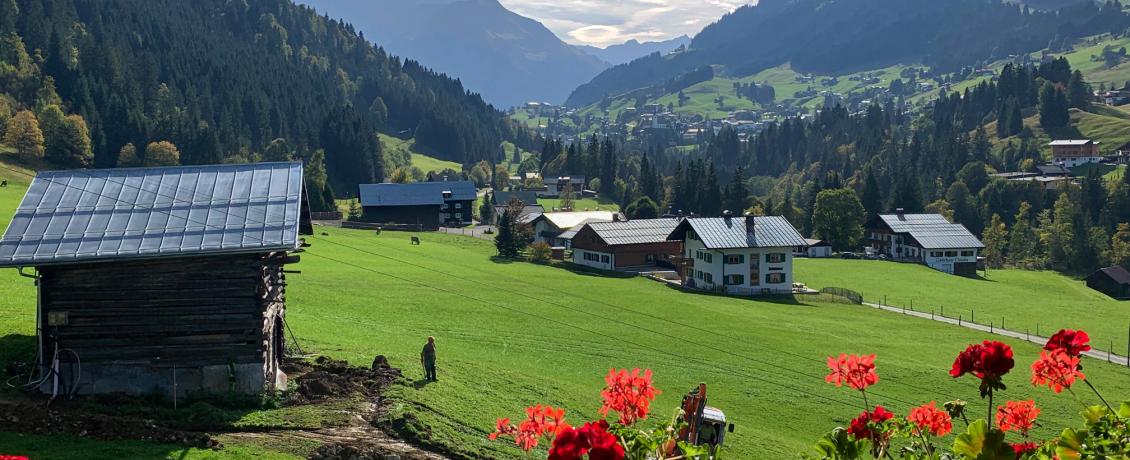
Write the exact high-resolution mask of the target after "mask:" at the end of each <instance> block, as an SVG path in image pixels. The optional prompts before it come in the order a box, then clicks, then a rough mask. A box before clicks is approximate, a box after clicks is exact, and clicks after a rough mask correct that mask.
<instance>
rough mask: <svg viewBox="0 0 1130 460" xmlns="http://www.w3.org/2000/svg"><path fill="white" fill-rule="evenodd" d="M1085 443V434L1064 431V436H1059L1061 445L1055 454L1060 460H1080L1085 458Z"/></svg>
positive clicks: (1070, 430)
mask: <svg viewBox="0 0 1130 460" xmlns="http://www.w3.org/2000/svg"><path fill="white" fill-rule="evenodd" d="M1085 442H1086V437H1085V435H1084V434H1083V433H1079V432H1076V431H1075V430H1073V429H1071V428H1066V429H1064V430H1063V434H1061V435H1059V443H1058V444H1057V445H1056V447H1055V453H1056V455H1058V456H1059V458H1060V460H1079V459H1080V458H1082V457H1083V444H1084V443H1085Z"/></svg>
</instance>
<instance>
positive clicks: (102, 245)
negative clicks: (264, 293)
mask: <svg viewBox="0 0 1130 460" xmlns="http://www.w3.org/2000/svg"><path fill="white" fill-rule="evenodd" d="M301 200H302V164H301V163H297V162H295V163H259V164H247V165H214V166H184V167H172V168H131V169H112V170H73V171H45V172H41V173H39V174H38V175H37V176H36V178H35V180H33V181H32V183H31V185H30V186H29V188H28V191H27V193H26V194H25V195H24V199H23V201H22V202H21V204H20V207H19V208H18V209H17V211H16V215H15V217H13V219H12V221H11V224H10V225H9V226H8V230H7V231H6V232H5V233H4V237H3V238H2V239H0V266H8V267H10V266H38V265H50V264H59V263H73V262H86V261H94V260H112V259H120V258H130V257H153V256H157V255H161V256H177V255H189V254H204V253H222V252H246V251H260V250H261V251H270V250H293V249H297V248H298V220H299V219H300V216H301Z"/></svg>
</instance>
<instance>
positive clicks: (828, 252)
mask: <svg viewBox="0 0 1130 460" xmlns="http://www.w3.org/2000/svg"><path fill="white" fill-rule="evenodd" d="M808 257H812V258H821V257H832V247H831V246H810V247H809V248H808Z"/></svg>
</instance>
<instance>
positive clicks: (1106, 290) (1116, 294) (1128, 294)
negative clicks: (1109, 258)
mask: <svg viewBox="0 0 1130 460" xmlns="http://www.w3.org/2000/svg"><path fill="white" fill-rule="evenodd" d="M1087 287H1089V288H1091V289H1094V290H1096V291H1099V292H1101V293H1103V294H1106V295H1108V296H1110V297H1112V298H1114V299H1118V300H1130V272H1127V271H1126V269H1124V268H1122V267H1117V266H1115V267H1108V268H1104V269H1101V270H1099V271H1096V272H1095V273H1093V274H1091V276H1088V277H1087Z"/></svg>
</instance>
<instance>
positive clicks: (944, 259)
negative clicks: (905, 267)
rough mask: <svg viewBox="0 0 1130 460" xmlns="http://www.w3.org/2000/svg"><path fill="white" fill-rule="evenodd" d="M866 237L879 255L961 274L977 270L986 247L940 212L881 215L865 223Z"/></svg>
mask: <svg viewBox="0 0 1130 460" xmlns="http://www.w3.org/2000/svg"><path fill="white" fill-rule="evenodd" d="M867 237H868V240H869V241H870V244H871V248H872V249H874V250H875V251H876V252H877V253H879V254H883V255H886V256H888V257H890V258H892V259H894V260H899V261H904V262H915V263H921V264H925V265H927V266H928V267H930V268H933V269H935V270H939V271H943V272H946V273H949V274H954V275H963V276H970V275H974V274H976V273H977V256H978V253H980V251H981V250H982V249H984V248H985V245H984V244H981V240H978V239H977V237H975V236H973V234H972V233H970V232H969V230H968V229H966V228H965V227H964V226H962V225H960V224H953V223H950V222H949V221H948V220H946V218H945V217H943V216H942V215H941V214H903V213H901V212H899V213H897V214H882V215H879V216H877V217H875V218H873V219H872V220H871V221H870V222H869V223H868V224H867Z"/></svg>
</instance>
